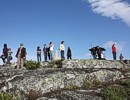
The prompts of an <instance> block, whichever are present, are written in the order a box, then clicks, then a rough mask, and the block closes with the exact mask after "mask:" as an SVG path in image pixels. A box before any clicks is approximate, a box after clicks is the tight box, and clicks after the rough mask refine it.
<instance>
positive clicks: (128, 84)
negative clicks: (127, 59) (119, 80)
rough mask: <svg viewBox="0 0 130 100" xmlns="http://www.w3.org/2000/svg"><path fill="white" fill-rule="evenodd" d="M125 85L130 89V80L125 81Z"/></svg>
mask: <svg viewBox="0 0 130 100" xmlns="http://www.w3.org/2000/svg"><path fill="white" fill-rule="evenodd" d="M124 84H125V85H127V86H128V88H130V80H129V79H127V80H125V81H124Z"/></svg>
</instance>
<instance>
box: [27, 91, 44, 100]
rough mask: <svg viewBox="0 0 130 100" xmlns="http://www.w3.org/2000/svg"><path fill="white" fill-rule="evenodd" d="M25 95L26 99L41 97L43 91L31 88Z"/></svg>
mask: <svg viewBox="0 0 130 100" xmlns="http://www.w3.org/2000/svg"><path fill="white" fill-rule="evenodd" d="M26 96H27V100H36V99H38V98H39V97H42V96H43V93H42V91H41V90H39V91H36V90H33V89H32V90H30V91H28V94H26Z"/></svg>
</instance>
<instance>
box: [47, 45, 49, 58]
mask: <svg viewBox="0 0 130 100" xmlns="http://www.w3.org/2000/svg"><path fill="white" fill-rule="evenodd" d="M47 55H48V60H50V47H48V48H47Z"/></svg>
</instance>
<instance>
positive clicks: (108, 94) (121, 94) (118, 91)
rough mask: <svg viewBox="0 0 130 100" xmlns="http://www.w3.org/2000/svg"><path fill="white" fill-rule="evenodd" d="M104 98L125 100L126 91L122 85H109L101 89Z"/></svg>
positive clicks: (107, 99) (106, 99) (105, 99)
mask: <svg viewBox="0 0 130 100" xmlns="http://www.w3.org/2000/svg"><path fill="white" fill-rule="evenodd" d="M101 96H102V97H103V99H104V100H127V92H126V90H125V89H124V87H123V86H120V85H111V86H107V87H106V88H104V89H102V90H101Z"/></svg>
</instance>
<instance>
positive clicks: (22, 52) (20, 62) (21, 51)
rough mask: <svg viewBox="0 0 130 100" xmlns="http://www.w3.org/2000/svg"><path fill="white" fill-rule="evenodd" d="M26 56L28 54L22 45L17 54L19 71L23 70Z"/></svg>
mask: <svg viewBox="0 0 130 100" xmlns="http://www.w3.org/2000/svg"><path fill="white" fill-rule="evenodd" d="M26 54H27V53H26V49H25V48H24V46H23V43H21V44H20V47H19V48H18V50H17V53H16V58H17V69H20V68H23V63H24V59H25V57H26Z"/></svg>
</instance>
